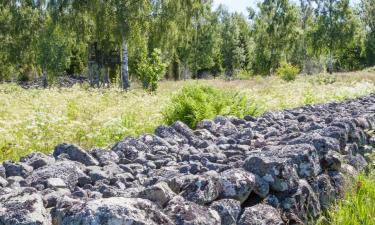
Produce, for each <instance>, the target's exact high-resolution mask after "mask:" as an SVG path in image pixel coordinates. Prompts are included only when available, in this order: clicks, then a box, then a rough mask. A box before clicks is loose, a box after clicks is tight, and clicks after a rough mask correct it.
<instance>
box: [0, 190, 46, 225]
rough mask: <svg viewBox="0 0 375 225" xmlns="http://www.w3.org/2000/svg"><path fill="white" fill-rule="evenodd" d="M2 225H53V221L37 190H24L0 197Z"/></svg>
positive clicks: (0, 222)
mask: <svg viewBox="0 0 375 225" xmlns="http://www.w3.org/2000/svg"><path fill="white" fill-rule="evenodd" d="M0 224H2V225H52V221H51V217H50V215H49V213H48V211H47V210H46V209H45V208H44V206H43V200H42V197H41V196H40V195H39V194H37V192H36V190H35V189H33V188H22V189H17V190H13V191H12V192H11V193H8V194H4V195H0Z"/></svg>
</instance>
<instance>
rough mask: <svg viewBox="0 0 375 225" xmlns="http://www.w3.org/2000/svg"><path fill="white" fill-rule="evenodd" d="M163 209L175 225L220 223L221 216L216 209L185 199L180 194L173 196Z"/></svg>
mask: <svg viewBox="0 0 375 225" xmlns="http://www.w3.org/2000/svg"><path fill="white" fill-rule="evenodd" d="M164 211H165V213H166V214H167V215H168V216H169V217H170V218H171V219H172V220H173V222H174V224H176V225H213V224H221V218H220V216H219V214H218V213H217V212H216V210H213V209H210V208H207V207H204V206H201V205H198V204H196V203H194V202H188V201H185V200H184V199H183V198H182V197H180V196H176V197H175V198H173V199H172V200H171V201H170V202H169V203H168V206H167V207H166V208H165V209H164Z"/></svg>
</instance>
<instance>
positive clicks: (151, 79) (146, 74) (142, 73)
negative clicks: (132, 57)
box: [137, 49, 166, 92]
mask: <svg viewBox="0 0 375 225" xmlns="http://www.w3.org/2000/svg"><path fill="white" fill-rule="evenodd" d="M165 67H166V65H165V63H163V62H162V58H161V51H160V49H154V51H153V52H152V54H151V57H149V58H146V59H143V60H142V61H141V63H140V65H139V66H138V68H137V73H138V74H139V78H140V80H141V82H142V83H143V87H144V88H145V89H147V90H149V91H150V92H155V91H156V90H157V88H158V81H159V80H160V78H161V77H162V76H163V75H164V73H165Z"/></svg>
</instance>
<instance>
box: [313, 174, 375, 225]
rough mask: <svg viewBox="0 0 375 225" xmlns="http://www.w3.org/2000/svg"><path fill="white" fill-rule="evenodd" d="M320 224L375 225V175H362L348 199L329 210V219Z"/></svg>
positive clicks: (350, 191) (348, 193)
mask: <svg viewBox="0 0 375 225" xmlns="http://www.w3.org/2000/svg"><path fill="white" fill-rule="evenodd" d="M320 224H321V225H325V224H327V225H328V224H332V225H373V224H375V173H372V174H370V175H367V176H365V175H361V176H360V177H359V178H358V180H357V182H356V183H355V185H354V186H353V187H352V188H351V189H350V190H349V191H348V192H347V193H346V197H345V198H344V199H343V200H340V201H339V202H338V204H336V205H334V206H333V207H332V209H330V210H329V212H328V219H327V220H326V221H325V222H321V223H320Z"/></svg>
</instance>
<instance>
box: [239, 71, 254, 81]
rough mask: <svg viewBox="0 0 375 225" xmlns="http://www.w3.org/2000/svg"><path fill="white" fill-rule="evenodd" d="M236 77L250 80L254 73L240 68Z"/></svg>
mask: <svg viewBox="0 0 375 225" xmlns="http://www.w3.org/2000/svg"><path fill="white" fill-rule="evenodd" d="M235 77H237V78H238V79H240V80H248V79H250V78H251V77H252V74H251V72H249V71H247V70H238V71H237V72H236V74H235Z"/></svg>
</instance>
